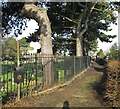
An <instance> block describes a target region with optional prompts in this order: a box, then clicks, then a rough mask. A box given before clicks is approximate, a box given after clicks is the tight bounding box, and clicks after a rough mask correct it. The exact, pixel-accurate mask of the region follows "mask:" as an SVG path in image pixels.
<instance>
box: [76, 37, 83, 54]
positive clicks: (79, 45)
mask: <svg viewBox="0 0 120 109" xmlns="http://www.w3.org/2000/svg"><path fill="white" fill-rule="evenodd" d="M82 51H83V50H82V43H81V40H80V38H79V37H77V38H76V56H83V52H82Z"/></svg>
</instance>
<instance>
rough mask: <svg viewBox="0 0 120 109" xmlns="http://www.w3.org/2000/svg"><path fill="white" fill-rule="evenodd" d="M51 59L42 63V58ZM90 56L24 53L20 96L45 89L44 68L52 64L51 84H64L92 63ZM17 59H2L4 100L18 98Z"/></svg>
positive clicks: (4, 101) (21, 59)
mask: <svg viewBox="0 0 120 109" xmlns="http://www.w3.org/2000/svg"><path fill="white" fill-rule="evenodd" d="M45 58H47V59H48V60H49V61H48V62H47V63H46V64H44V65H42V59H45ZM90 61H91V59H90V57H88V56H83V57H75V56H73V57H72V56H69V57H42V56H40V54H35V55H24V56H23V57H22V58H20V64H22V66H23V68H24V71H25V74H24V81H23V82H22V83H20V92H21V93H20V96H21V97H24V96H28V95H31V94H34V93H36V92H38V91H41V90H43V89H44V84H43V83H44V80H45V78H46V77H45V71H46V70H45V71H44V68H45V67H46V66H47V65H48V64H50V65H51V67H50V70H51V72H52V76H51V79H52V83H51V85H56V84H62V83H65V82H66V81H69V80H70V79H71V78H73V77H74V76H75V75H77V74H79V73H80V72H82V71H83V70H85V69H86V68H87V67H88V66H89V65H90ZM15 67H16V61H15V60H14V61H13V60H3V61H2V77H1V87H0V88H1V92H2V101H3V103H6V101H8V100H10V99H16V97H17V88H18V84H16V83H14V68H15Z"/></svg>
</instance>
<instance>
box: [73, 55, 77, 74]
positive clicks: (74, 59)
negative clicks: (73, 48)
mask: <svg viewBox="0 0 120 109" xmlns="http://www.w3.org/2000/svg"><path fill="white" fill-rule="evenodd" d="M75 63H76V61H75V56H73V70H74V76H75V69H76V67H75Z"/></svg>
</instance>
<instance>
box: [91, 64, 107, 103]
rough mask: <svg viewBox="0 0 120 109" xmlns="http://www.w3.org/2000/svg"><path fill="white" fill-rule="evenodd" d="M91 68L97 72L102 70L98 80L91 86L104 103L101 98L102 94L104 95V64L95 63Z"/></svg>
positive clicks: (102, 101)
mask: <svg viewBox="0 0 120 109" xmlns="http://www.w3.org/2000/svg"><path fill="white" fill-rule="evenodd" d="M93 68H94V69H95V70H96V71H98V72H102V73H103V75H102V77H101V79H100V81H99V82H97V83H95V84H94V85H93V86H92V87H93V89H94V90H96V92H97V94H98V98H99V99H100V102H101V104H104V100H103V95H104V90H105V88H104V82H105V80H106V70H105V66H102V65H99V64H95V65H94V66H93Z"/></svg>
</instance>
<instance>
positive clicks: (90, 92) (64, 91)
mask: <svg viewBox="0 0 120 109" xmlns="http://www.w3.org/2000/svg"><path fill="white" fill-rule="evenodd" d="M101 68H102V66H99V65H97V64H96V63H94V67H91V68H89V69H88V70H87V71H86V72H85V73H84V74H83V75H82V76H78V77H77V78H76V79H75V80H74V81H73V82H72V83H71V84H69V85H67V86H64V87H61V88H59V89H56V90H55V91H54V92H50V93H48V94H38V95H35V96H29V97H25V98H22V99H21V100H20V101H19V102H16V103H14V104H9V105H8V104H6V105H5V106H17V107H62V106H63V104H64V103H66V104H68V103H69V107H101V106H102V105H101V103H100V99H99V96H98V94H97V92H96V90H95V89H94V85H95V84H96V83H98V82H99V81H100V79H101V77H102V75H103V72H102V71H101V70H100V69H101Z"/></svg>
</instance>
